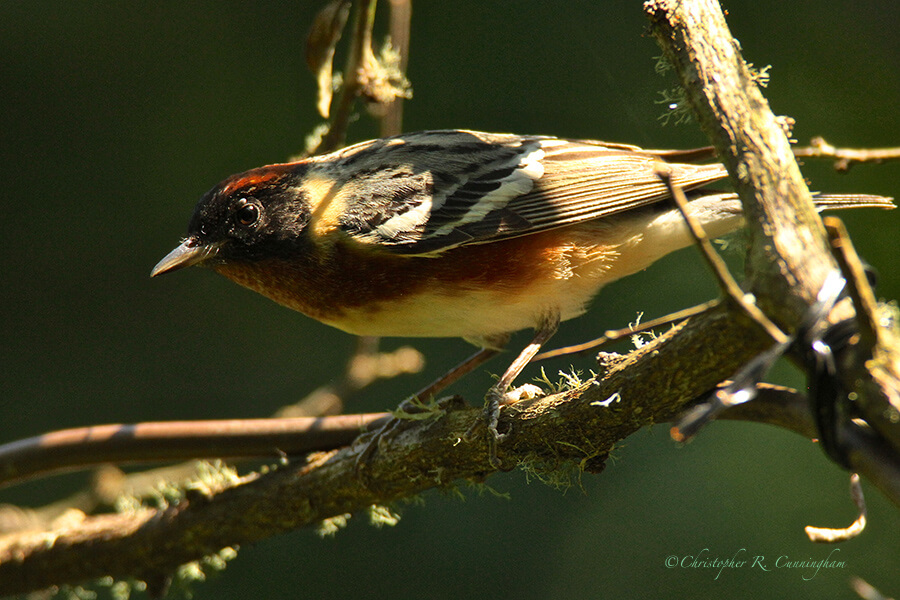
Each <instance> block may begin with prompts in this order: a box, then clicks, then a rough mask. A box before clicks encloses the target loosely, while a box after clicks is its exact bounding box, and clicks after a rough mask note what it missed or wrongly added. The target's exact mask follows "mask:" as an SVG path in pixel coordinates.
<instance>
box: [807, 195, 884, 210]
mask: <svg viewBox="0 0 900 600" xmlns="http://www.w3.org/2000/svg"><path fill="white" fill-rule="evenodd" d="M813 202H814V203H815V205H816V208H818V209H819V210H837V209H840V208H883V209H886V210H890V209H894V208H897V205H896V204H894V199H893V198H888V197H886V196H871V195H868V194H818V193H814V194H813Z"/></svg>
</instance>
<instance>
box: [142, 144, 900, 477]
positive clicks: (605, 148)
mask: <svg viewBox="0 0 900 600" xmlns="http://www.w3.org/2000/svg"><path fill="white" fill-rule="evenodd" d="M681 156H686V155H682V154H679V153H677V152H668V151H654V150H644V149H642V148H640V147H637V146H632V145H627V144H618V143H608V142H601V141H595V140H577V139H563V138H558V137H553V136H540V135H516V134H497V133H485V132H479V131H469V130H461V129H453V130H430V131H421V132H416V133H407V134H401V135H397V136H393V137H387V138H381V139H375V140H369V141H365V142H361V143H358V144H355V145H352V146H348V147H346V148H343V149H341V150H338V151H336V152H332V153H330V154H325V155H320V156H313V157H309V158H304V159H302V160H298V161H294V162H288V163H281V164H272V165H267V166H263V167H259V168H255V169H251V170H249V171H246V172H243V173H239V174H237V175H233V176H231V177H228V178H226V179H225V180H223V181H222V182H220V183H219V184H217V185H216V186H215V187H213V188H212V189H211V190H209V191H208V192H207V193H206V194H205V195H204V196H203V197H202V198H201V199H200V201H199V202H198V203H197V205H196V207H195V209H194V213H193V216H192V217H191V219H190V222H189V225H188V232H187V237H185V238H184V239H183V241H182V242H181V244H180V245H178V246H177V247H176V248H175V249H174V250H172V251H171V252H170V253H169V254H168V255H166V256H165V257H164V258H163V259H162V260H161V261H159V263H158V264H157V265H156V266H155V267H154V268H153V270H152V272H151V276H158V275H161V274H163V273H169V272H172V271H175V270H177V269H181V268H183V267H187V266H191V265H202V266H206V267H211V268H212V269H214V270H215V271H217V272H218V273H220V274H221V275H224V276H225V277H227V278H228V279H230V280H232V281H234V282H236V283H238V284H240V285H242V286H245V287H247V288H250V289H252V290H254V291H256V292H259V293H260V294H262V295H264V296H267V297H268V298H271V299H272V300H274V301H275V302H277V303H279V304H282V305H284V306H286V307H288V308H291V309H294V310H296V311H299V312H301V313H303V314H305V315H308V316H309V317H312V318H313V319H316V320H318V321H320V322H322V323H326V324H328V325H331V326H333V327H336V328H338V329H341V330H343V331H346V332H348V333H351V334H355V335H363V336H380V337H434V338H447V337H458V338H463V339H466V340H468V341H470V342H472V343H473V344H475V345H476V346H478V347H480V348H483V349H485V351H486V352H488V353H496V352H497V351H499V350H500V349H501V348H503V347H504V346H505V345H506V344H507V342H508V340H509V338H510V335H511V334H512V333H514V332H517V331H520V330H524V329H533V330H534V331H535V334H534V338H533V340H532V341H531V343H529V344H528V345H527V346H526V347H525V348H524V349H523V350H522V351H521V352H520V354H519V355H518V356H517V358H516V359H515V360H513V361H512V363H511V364H510V366H509V368H507V370H506V371H505V372H504V374H503V375H502V376H501V377H500V378H499V380H498V382H497V383H496V384H495V385H494V386H493V387H492V388H491V390H490V391H489V392H488V394H487V395H486V402H485V413H484V414H485V419H486V421H487V428H488V430H489V432H490V436H489V437H490V438H491V440H492V444H495V443H496V441H498V440H501V439H503V437H504V435H505V434H501V433H499V431H498V429H497V425H498V418H499V412H500V405H501V404H503V403H505V402H506V400H507V399H509V398H511V396H509V395H508V393H507V392H508V390H509V388H510V387H511V386H512V384H513V382H514V380H515V378H516V377H517V376H518V375H519V373H520V372H521V371H522V369H523V368H524V367H525V366H526V365H527V364H528V362H529V361H530V360H531V359H532V358H533V357H534V356H535V355H536V353H537V352H538V350H539V349H540V347H541V346H542V345H543V344H544V343H545V342H546V341H547V340H549V339H550V337H551V336H552V335H553V334H554V333H555V332H556V330H557V328H558V326H559V323H560V322H561V321H566V320H569V319H573V318H575V317H578V316H580V315H582V314H583V313H584V312H585V310H586V309H587V307H588V305H589V303H590V301H591V300H592V299H593V298H594V296H595V295H597V293H598V292H599V291H600V289H601V288H602V287H603V286H605V285H606V284H608V283H610V282H612V281H615V280H618V279H621V278H623V277H626V276H628V275H631V274H633V273H636V272H638V271H641V270H643V269H645V268H646V267H648V266H649V265H650V264H652V263H653V262H654V261H656V260H658V259H659V258H661V257H663V256H665V255H667V254H669V253H670V252H673V251H675V250H677V249H679V248H682V247H685V246H688V245H689V244H691V243H692V240H693V238H692V237H691V236H690V234H689V231H688V229H687V227H686V225H685V222H684V218H683V216H682V214H681V213H680V212H679V210H678V208H677V207H676V206H675V205H674V203H673V202H672V201H671V194H670V188H669V187H668V185H667V183H666V182H665V181H664V180H663V179H662V178H661V177H660V175H659V169H660V168H661V167H664V168H665V169H666V170H667V172H668V174H669V177H671V179H672V182H673V184H674V185H677V186H679V187H681V188H682V189H683V190H685V191H686V193H687V194H688V198H689V200H690V202H689V206H690V207H691V213H692V214H693V216H694V217H695V218H696V219H697V221H698V222H699V223H700V224H701V225H702V226H703V228H704V229H705V231H706V232H707V234H708V235H709V236H710V237H720V236H723V235H725V234H727V233H729V232H731V231H734V230H736V229H738V228H740V227H741V226H742V223H743V219H742V212H741V203H740V201H739V199H738V197H737V196H736V195H735V194H734V193H731V192H727V191H726V192H723V191H711V190H706V189H703V188H704V186H707V185H708V184H710V183H713V182H715V181H718V180H722V179H724V178H726V177H727V171H726V169H725V167H724V166H723V165H721V164H718V163H709V164H692V163H688V162H678V159H679V158H680V157H681ZM815 202H816V204H817V206H818V207H819V208H850V207H877V208H893V207H894V205H893V203H892V201H891V199H890V198H884V197H881V196H869V195H840V196H837V195H836V196H827V195H817V196H816V197H815ZM492 447H493V446H492ZM493 454H494V451H493V450H492V462H493Z"/></svg>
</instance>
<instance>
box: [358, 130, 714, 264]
mask: <svg viewBox="0 0 900 600" xmlns="http://www.w3.org/2000/svg"><path fill="white" fill-rule="evenodd" d="M397 140H401V141H397ZM381 143H382V145H381V147H380V150H379V148H373V146H372V145H371V144H370V145H367V146H365V147H364V150H363V151H364V152H365V153H366V154H371V156H372V158H371V160H372V161H373V163H374V161H375V160H377V161H378V164H377V165H376V164H373V166H372V168H373V169H375V168H378V169H381V170H382V172H383V173H387V174H391V170H395V171H396V172H397V173H404V172H405V173H407V178H406V182H405V185H404V186H401V185H400V183H399V182H400V181H402V180H403V179H404V178H403V177H400V176H398V177H395V178H393V179H394V180H396V181H395V182H394V183H393V184H392V183H391V181H392V178H389V177H381V178H379V180H380V181H381V184H380V187H379V188H378V189H376V190H374V192H373V190H372V189H371V185H372V182H371V179H369V180H368V181H366V182H365V184H366V185H367V186H368V187H365V186H364V185H363V184H362V183H361V184H360V186H359V187H360V191H359V193H358V194H356V195H353V196H352V200H353V201H356V202H360V203H364V206H371V205H372V204H373V203H375V204H377V206H378V210H377V211H373V210H368V211H366V210H360V211H353V214H366V215H367V218H366V219H363V220H360V219H357V220H356V221H354V222H347V223H344V224H343V228H344V230H345V231H346V232H347V233H349V234H350V235H351V236H352V237H353V238H355V239H357V240H358V241H360V242H363V243H375V244H378V245H379V246H380V247H382V248H384V249H387V250H389V251H391V252H395V253H398V254H407V255H421V254H437V253H440V252H442V251H444V250H447V249H450V248H453V247H456V246H460V245H464V244H473V243H477V244H481V243H488V242H492V241H497V240H501V239H506V238H511V237H517V236H522V235H528V234H532V233H537V232H540V231H545V230H548V229H554V228H557V227H563V226H566V225H572V224H575V223H580V222H584V221H587V220H591V219H597V218H600V217H605V216H609V215H613V214H616V213H620V212H623V211H627V210H632V209H635V208H639V207H642V206H646V205H649V204H653V203H656V202H660V201H662V200H664V199H666V198H668V197H669V194H668V191H667V187H666V185H665V184H664V183H663V182H662V180H660V178H659V177H658V175H657V174H656V168H657V166H658V165H659V164H660V163H662V162H664V161H663V160H662V159H661V158H660V157H659V156H655V155H653V154H648V153H644V152H642V151H640V149H638V148H635V147H631V146H624V145H619V144H603V143H601V142H590V141H569V140H560V139H556V138H546V137H537V136H533V137H523V136H513V135H495V134H483V133H478V132H463V131H444V132H427V133H423V134H410V135H405V136H401V137H400V138H395V141H393V142H391V141H390V140H387V141H383V142H381ZM448 148H449V149H452V150H448ZM350 154H351V155H352V153H350ZM350 159H352V160H360V159H359V158H358V157H352V156H351V157H350ZM670 168H671V170H672V173H673V177H674V179H675V181H676V182H677V183H678V184H680V185H681V186H682V187H683V188H684V189H686V190H689V189H692V188H696V187H699V186H702V185H705V184H707V183H710V182H712V181H716V180H718V179H722V178H724V177H725V176H726V172H725V169H724V167H722V166H721V165H718V164H711V165H690V164H671V163H670ZM351 183H352V182H351ZM347 187H350V188H352V187H353V186H352V185H349V186H347ZM364 190H365V191H364ZM385 199H387V201H386V200H385Z"/></svg>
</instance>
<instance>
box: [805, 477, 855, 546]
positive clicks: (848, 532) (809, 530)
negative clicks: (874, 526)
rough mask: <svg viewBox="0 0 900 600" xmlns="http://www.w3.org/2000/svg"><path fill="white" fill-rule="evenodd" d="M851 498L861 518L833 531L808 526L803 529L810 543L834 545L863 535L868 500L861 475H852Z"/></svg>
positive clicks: (828, 528)
mask: <svg viewBox="0 0 900 600" xmlns="http://www.w3.org/2000/svg"><path fill="white" fill-rule="evenodd" d="M850 498H851V499H852V500H853V503H854V504H855V505H856V508H857V509H858V510H859V516H858V517H857V518H856V520H855V521H853V523H852V524H851V525H850V526H848V527H842V528H840V529H832V528H830V527H813V526H812V525H807V526H806V527H804V528H803V530H804V531H805V532H806V535H807V536H808V537H809V541H811V542H816V543H820V544H834V543H837V542H846V541H847V540H851V539H853V538H855V537H856V536H858V535H859V534H861V533H862V532H863V530H865V528H866V498H865V496H864V495H863V491H862V486H861V485H860V483H859V475H857V474H856V473H851V474H850Z"/></svg>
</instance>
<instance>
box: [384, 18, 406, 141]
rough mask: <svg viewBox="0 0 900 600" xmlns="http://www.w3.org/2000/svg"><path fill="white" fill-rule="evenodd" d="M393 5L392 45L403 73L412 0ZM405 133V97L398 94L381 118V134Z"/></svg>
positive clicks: (404, 70)
mask: <svg viewBox="0 0 900 600" xmlns="http://www.w3.org/2000/svg"><path fill="white" fill-rule="evenodd" d="M390 5H391V24H390V35H391V46H393V48H394V50H395V51H396V52H397V54H399V55H400V64H399V65H398V66H399V68H400V72H401V73H406V65H407V64H408V63H409V32H410V22H411V20H412V0H390ZM400 133H403V97H402V96H397V97H395V98H394V100H393V101H392V102H391V103H390V104H388V105H387V107H386V112H385V115H384V117H383V118H382V119H381V135H382V137H388V136H391V135H398V134H400Z"/></svg>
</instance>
